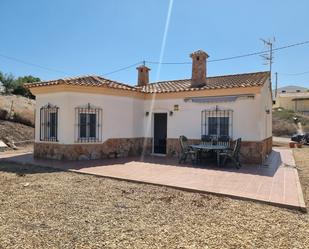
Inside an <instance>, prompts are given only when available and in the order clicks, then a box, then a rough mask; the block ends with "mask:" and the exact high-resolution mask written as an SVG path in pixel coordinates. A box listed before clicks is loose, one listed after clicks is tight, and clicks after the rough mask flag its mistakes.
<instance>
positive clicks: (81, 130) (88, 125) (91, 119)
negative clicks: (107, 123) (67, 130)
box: [75, 104, 102, 142]
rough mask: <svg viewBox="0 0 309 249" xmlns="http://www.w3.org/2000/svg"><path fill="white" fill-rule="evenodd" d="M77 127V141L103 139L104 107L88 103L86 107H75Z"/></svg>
mask: <svg viewBox="0 0 309 249" xmlns="http://www.w3.org/2000/svg"><path fill="white" fill-rule="evenodd" d="M75 115H76V122H77V125H76V126H77V129H76V132H75V134H76V139H75V140H76V142H101V141H102V129H101V128H102V121H101V119H102V109H100V108H96V107H93V106H91V105H90V104H88V105H87V106H85V107H77V108H75Z"/></svg>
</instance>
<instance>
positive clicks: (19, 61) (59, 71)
mask: <svg viewBox="0 0 309 249" xmlns="http://www.w3.org/2000/svg"><path fill="white" fill-rule="evenodd" d="M0 57H3V58H5V59H8V60H12V61H15V62H18V63H22V64H25V65H29V66H33V67H37V68H41V69H44V70H47V71H51V72H56V73H60V74H68V73H66V72H64V71H61V70H58V69H53V68H49V67H45V66H41V65H39V64H35V63H32V62H28V61H24V60H21V59H18V58H15V57H12V56H7V55H4V54H0Z"/></svg>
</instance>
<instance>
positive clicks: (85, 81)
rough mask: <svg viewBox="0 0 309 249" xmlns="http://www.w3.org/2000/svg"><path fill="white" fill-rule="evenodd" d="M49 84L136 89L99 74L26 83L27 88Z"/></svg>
mask: <svg viewBox="0 0 309 249" xmlns="http://www.w3.org/2000/svg"><path fill="white" fill-rule="evenodd" d="M51 85H75V86H99V87H108V88H115V89H122V90H130V91H136V88H135V87H133V86H129V85H127V84H123V83H120V82H117V81H114V80H109V79H105V78H103V77H100V76H94V75H89V76H87V75H86V76H79V77H72V78H64V79H58V80H50V81H41V82H35V83H29V84H26V86H27V87H28V88H32V87H42V86H51Z"/></svg>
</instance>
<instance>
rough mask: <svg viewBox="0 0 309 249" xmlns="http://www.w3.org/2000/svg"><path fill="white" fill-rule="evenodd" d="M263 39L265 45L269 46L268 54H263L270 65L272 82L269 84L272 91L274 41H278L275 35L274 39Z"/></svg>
mask: <svg viewBox="0 0 309 249" xmlns="http://www.w3.org/2000/svg"><path fill="white" fill-rule="evenodd" d="M261 41H262V42H263V43H264V45H266V46H267V47H268V51H269V53H268V54H262V55H261V56H262V57H263V59H264V60H265V61H266V63H265V65H269V73H270V84H269V88H270V91H271V93H272V84H271V76H272V75H271V74H272V64H273V59H274V56H273V43H274V42H275V41H276V40H275V37H273V38H272V39H267V40H265V39H261Z"/></svg>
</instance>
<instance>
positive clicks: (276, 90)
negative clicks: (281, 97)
mask: <svg viewBox="0 0 309 249" xmlns="http://www.w3.org/2000/svg"><path fill="white" fill-rule="evenodd" d="M277 92H278V73H277V72H276V89H275V98H277Z"/></svg>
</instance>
